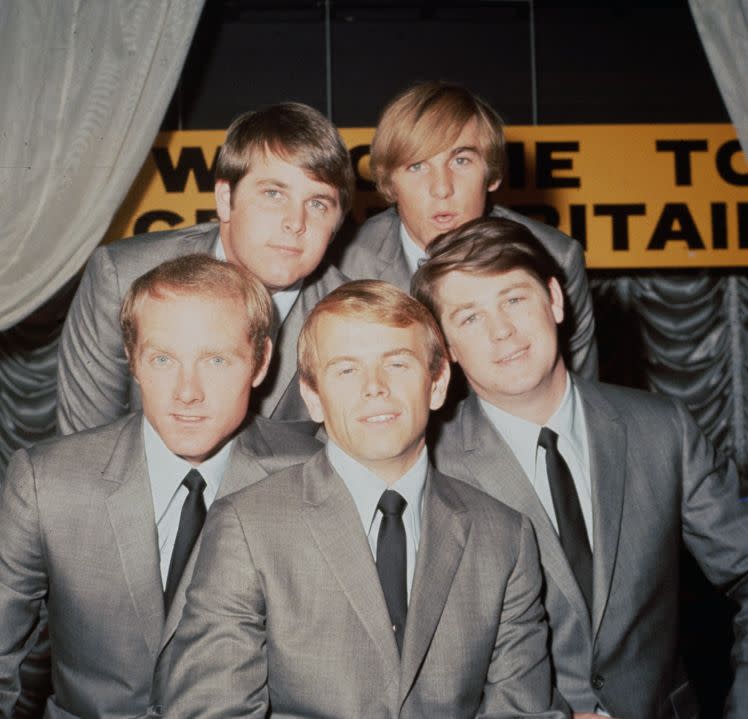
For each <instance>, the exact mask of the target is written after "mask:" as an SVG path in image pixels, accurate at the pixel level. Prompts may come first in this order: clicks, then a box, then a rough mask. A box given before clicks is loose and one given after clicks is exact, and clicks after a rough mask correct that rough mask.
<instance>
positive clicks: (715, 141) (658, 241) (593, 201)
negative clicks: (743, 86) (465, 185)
mask: <svg viewBox="0 0 748 719" xmlns="http://www.w3.org/2000/svg"><path fill="white" fill-rule="evenodd" d="M224 134H225V133H224V132H223V131H222V130H216V131H212V130H211V131H194V130H193V131H182V132H170V133H161V134H160V135H159V136H158V137H157V139H156V141H155V143H154V146H153V150H152V152H151V154H150V155H149V157H148V159H147V161H146V163H145V164H144V166H143V169H142V170H141V172H140V174H139V175H138V178H137V179H136V181H135V182H134V183H133V187H132V189H131V191H130V193H129V195H128V197H127V199H126V200H125V202H124V203H123V205H122V207H121V208H120V211H119V212H118V214H117V216H116V218H115V220H114V222H113V223H112V227H111V228H110V231H109V233H108V234H107V240H112V239H116V238H119V237H127V236H128V235H132V234H137V233H140V232H151V231H155V230H162V229H168V228H170V227H181V226H185V225H191V224H194V223H196V222H204V221H206V220H208V219H210V218H211V217H213V216H214V214H215V213H214V209H215V207H214V201H213V174H212V173H213V168H214V164H215V159H216V156H217V152H218V149H219V147H220V144H221V141H222V140H223V137H224ZM341 134H342V135H343V139H344V140H345V141H346V143H347V145H348V148H349V149H350V152H351V158H352V160H353V164H354V167H355V169H356V176H357V193H356V200H355V205H354V210H353V214H354V217H355V218H356V220H358V221H359V222H361V221H363V220H364V219H365V218H366V217H367V216H368V215H370V214H372V213H373V212H375V211H376V210H377V209H379V208H381V207H383V206H384V201H383V199H382V198H381V197H380V196H379V195H378V194H377V193H376V192H375V191H374V188H373V185H372V184H371V176H370V174H369V155H368V153H369V142H370V141H371V137H372V134H373V129H371V128H344V129H341ZM507 156H508V160H509V168H508V171H507V173H506V176H505V178H504V182H503V184H502V187H501V188H500V189H499V190H498V191H497V192H496V193H495V197H494V199H495V200H496V201H498V202H500V203H501V204H504V205H506V206H508V207H512V208H515V209H517V210H519V211H520V212H523V213H525V214H527V215H530V216H532V217H535V218H537V219H540V220H542V221H544V222H546V223H548V224H553V225H557V226H558V227H560V228H561V229H562V230H563V231H564V232H566V233H568V234H570V235H572V236H573V237H575V238H576V239H578V240H579V241H580V242H581V243H582V245H583V246H584V247H585V249H586V256H587V266H588V267H595V268H645V267H735V266H746V265H748V162H746V158H745V156H744V155H743V153H742V152H741V149H740V145H739V143H738V140H737V138H736V135H735V130H734V128H733V127H732V126H731V125H564V126H556V125H542V126H514V127H510V128H508V129H507Z"/></svg>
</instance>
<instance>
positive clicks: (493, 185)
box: [486, 177, 501, 192]
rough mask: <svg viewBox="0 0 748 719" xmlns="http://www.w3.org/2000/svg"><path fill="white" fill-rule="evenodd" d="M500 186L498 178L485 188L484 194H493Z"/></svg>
mask: <svg viewBox="0 0 748 719" xmlns="http://www.w3.org/2000/svg"><path fill="white" fill-rule="evenodd" d="M500 186H501V178H500V177H499V178H497V179H496V180H494V181H493V182H492V183H491V184H490V185H489V186H488V187H487V188H486V192H494V191H496V190H498V189H499V187H500Z"/></svg>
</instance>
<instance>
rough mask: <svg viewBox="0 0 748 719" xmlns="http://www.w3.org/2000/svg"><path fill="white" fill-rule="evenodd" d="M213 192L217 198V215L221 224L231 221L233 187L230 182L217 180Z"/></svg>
mask: <svg viewBox="0 0 748 719" xmlns="http://www.w3.org/2000/svg"><path fill="white" fill-rule="evenodd" d="M213 192H214V194H215V196H216V214H217V215H218V219H219V220H220V221H221V222H228V221H229V220H230V219H231V186H230V185H229V183H228V180H216V184H215V187H214V189H213Z"/></svg>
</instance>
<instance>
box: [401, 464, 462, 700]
mask: <svg viewBox="0 0 748 719" xmlns="http://www.w3.org/2000/svg"><path fill="white" fill-rule="evenodd" d="M469 532H470V519H469V516H468V515H467V514H466V513H465V508H464V505H463V504H462V502H461V501H460V499H459V498H458V497H457V495H456V494H454V492H453V491H452V490H451V488H450V486H449V483H448V480H446V479H445V478H444V477H443V475H440V474H439V473H438V472H435V471H434V470H433V469H430V470H429V477H428V479H427V481H426V487H425V494H424V505H423V531H422V533H421V540H420V542H419V545H418V555H417V559H416V567H415V575H414V577H413V587H412V590H411V598H410V605H409V607H408V619H407V622H406V624H405V640H404V642H403V656H402V664H401V676H400V706H402V704H403V702H404V701H405V699H406V698H407V696H408V693H409V692H410V689H411V687H412V686H413V682H414V681H415V678H416V675H417V674H418V670H419V668H420V667H421V664H422V663H423V660H424V657H425V656H426V652H427V650H428V648H429V646H430V644H431V640H432V638H433V636H434V632H435V631H436V628H437V626H438V624H439V619H440V618H441V615H442V612H443V610H444V605H445V604H446V601H447V597H448V596H449V591H450V589H451V587H452V581H453V579H454V576H455V572H456V571H457V567H458V566H459V564H460V561H461V560H462V555H463V552H464V550H465V544H466V542H467V537H468V534H469Z"/></svg>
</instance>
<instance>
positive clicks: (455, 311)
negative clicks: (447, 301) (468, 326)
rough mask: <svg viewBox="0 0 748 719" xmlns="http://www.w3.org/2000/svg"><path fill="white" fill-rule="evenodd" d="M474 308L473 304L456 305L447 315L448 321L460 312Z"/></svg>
mask: <svg viewBox="0 0 748 719" xmlns="http://www.w3.org/2000/svg"><path fill="white" fill-rule="evenodd" d="M473 307H475V302H463V303H462V304H460V305H457V306H456V307H455V308H454V309H453V310H452V311H451V312H450V313H449V315H448V317H449V319H453V318H454V316H455V315H456V314H458V313H459V312H462V311H463V310H469V309H472V308H473Z"/></svg>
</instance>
